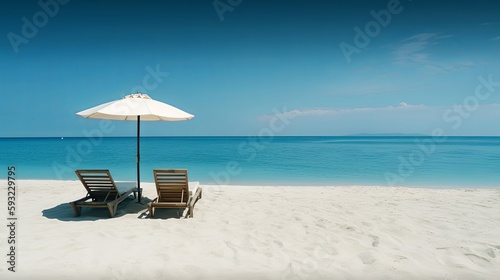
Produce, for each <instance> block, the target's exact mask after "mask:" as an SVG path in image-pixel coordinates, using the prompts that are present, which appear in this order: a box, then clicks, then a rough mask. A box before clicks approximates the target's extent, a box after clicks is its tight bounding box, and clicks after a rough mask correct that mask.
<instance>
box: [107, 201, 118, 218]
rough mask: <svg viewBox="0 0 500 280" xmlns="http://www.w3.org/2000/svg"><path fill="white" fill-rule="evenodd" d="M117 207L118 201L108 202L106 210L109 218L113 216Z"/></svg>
mask: <svg viewBox="0 0 500 280" xmlns="http://www.w3.org/2000/svg"><path fill="white" fill-rule="evenodd" d="M117 209H118V203H109V204H108V210H109V214H110V215H111V218H113V217H114V216H115V215H116V210H117Z"/></svg>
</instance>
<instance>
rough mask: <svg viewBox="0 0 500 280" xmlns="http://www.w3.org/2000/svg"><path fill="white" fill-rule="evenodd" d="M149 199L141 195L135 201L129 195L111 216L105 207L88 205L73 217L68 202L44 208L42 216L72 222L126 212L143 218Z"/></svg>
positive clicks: (145, 215) (97, 218) (103, 217)
mask: <svg viewBox="0 0 500 280" xmlns="http://www.w3.org/2000/svg"><path fill="white" fill-rule="evenodd" d="M150 201H151V199H149V198H147V197H144V196H143V197H142V201H141V203H137V200H135V199H134V197H132V196H129V197H128V198H127V199H125V200H124V201H122V202H121V203H120V204H119V205H118V210H117V212H116V215H115V216H114V217H113V218H111V217H110V216H109V211H108V209H106V208H89V207H83V208H82V213H81V215H80V216H79V217H75V216H74V215H73V210H71V207H70V206H69V203H61V204H59V205H57V206H54V207H52V208H49V209H45V210H43V211H42V216H44V217H45V218H47V219H57V220H60V221H73V222H77V221H96V220H101V219H116V218H120V217H121V216H124V215H128V214H138V216H137V218H139V219H144V218H147V217H148V215H149V213H148V212H147V210H148V203H149V202H150Z"/></svg>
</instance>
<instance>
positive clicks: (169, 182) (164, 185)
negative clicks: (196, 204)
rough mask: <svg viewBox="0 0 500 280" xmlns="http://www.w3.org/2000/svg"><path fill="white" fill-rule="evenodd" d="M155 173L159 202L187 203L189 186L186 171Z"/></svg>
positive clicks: (161, 170)
mask: <svg viewBox="0 0 500 280" xmlns="http://www.w3.org/2000/svg"><path fill="white" fill-rule="evenodd" d="M153 173H154V177H155V184H156V191H157V192H158V202H174V203H179V202H181V203H187V201H188V199H189V185H188V175H187V170H186V169H155V170H153Z"/></svg>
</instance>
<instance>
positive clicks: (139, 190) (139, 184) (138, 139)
mask: <svg viewBox="0 0 500 280" xmlns="http://www.w3.org/2000/svg"><path fill="white" fill-rule="evenodd" d="M140 139H141V116H137V188H138V192H139V194H138V202H139V203H141V196H142V190H141V167H140V163H141V148H140V147H141V140H140Z"/></svg>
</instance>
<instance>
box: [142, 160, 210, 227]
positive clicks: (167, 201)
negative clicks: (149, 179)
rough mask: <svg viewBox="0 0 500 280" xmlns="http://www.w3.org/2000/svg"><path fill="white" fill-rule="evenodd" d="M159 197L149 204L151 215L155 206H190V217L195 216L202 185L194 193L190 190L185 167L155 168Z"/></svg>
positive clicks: (152, 215)
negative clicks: (195, 206)
mask: <svg viewBox="0 0 500 280" xmlns="http://www.w3.org/2000/svg"><path fill="white" fill-rule="evenodd" d="M153 173H154V177H155V184H156V191H157V193H158V197H157V198H155V199H154V200H153V201H151V202H150V203H149V205H148V209H149V213H150V216H151V217H154V209H155V208H188V210H189V217H190V218H192V217H193V212H194V205H195V204H196V202H197V201H198V200H199V199H200V198H201V192H202V189H201V187H198V188H197V189H196V191H195V193H194V195H193V194H192V193H191V192H190V191H189V185H188V175H187V170H185V169H162V170H160V169H155V170H153Z"/></svg>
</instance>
